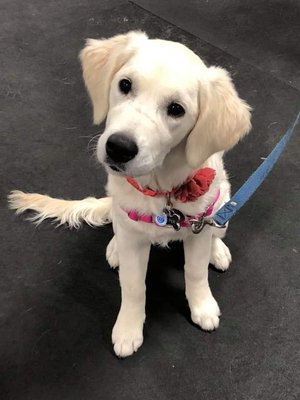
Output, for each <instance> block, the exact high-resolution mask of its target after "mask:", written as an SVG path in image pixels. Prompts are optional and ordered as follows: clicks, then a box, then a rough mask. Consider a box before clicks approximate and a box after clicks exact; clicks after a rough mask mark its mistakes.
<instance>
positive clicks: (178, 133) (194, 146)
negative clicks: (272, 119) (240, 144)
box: [81, 32, 250, 176]
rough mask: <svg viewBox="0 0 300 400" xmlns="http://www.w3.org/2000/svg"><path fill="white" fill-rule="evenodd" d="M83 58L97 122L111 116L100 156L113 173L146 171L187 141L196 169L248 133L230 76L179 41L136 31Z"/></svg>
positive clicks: (95, 45) (94, 44)
mask: <svg viewBox="0 0 300 400" xmlns="http://www.w3.org/2000/svg"><path fill="white" fill-rule="evenodd" d="M81 59H82V63H83V71H84V78H85V82H86V85H87V88H88V91H89V93H90V96H91V98H92V101H93V106H94V120H95V122H96V123H99V122H101V120H102V119H104V118H105V116H106V117H107V119H106V127H105V131H104V133H103V134H102V136H101V137H100V139H99V141H98V145H97V156H98V159H99V161H100V162H101V163H103V164H104V165H105V167H106V168H107V171H108V172H109V173H112V174H118V175H126V176H128V175H129V176H140V175H145V174H148V173H149V172H151V171H153V170H154V169H155V168H156V167H158V166H160V165H162V164H163V161H164V159H165V157H166V155H167V154H168V153H169V152H170V151H171V150H172V149H173V148H174V147H175V146H176V145H178V144H179V143H180V142H181V141H182V140H184V139H185V138H187V145H186V156H187V161H188V162H189V163H190V164H191V165H193V166H195V167H197V166H199V165H201V163H203V162H204V161H205V159H206V158H208V157H209V156H210V155H211V154H213V153H214V152H216V151H220V150H225V149H226V148H229V147H232V145H233V144H235V143H236V142H237V141H238V139H239V138H240V137H241V136H242V135H243V134H245V133H246V132H247V131H248V130H249V128H250V114H249V107H248V106H247V105H246V104H245V103H244V102H243V101H242V100H240V99H239V98H238V96H237V94H236V92H235V90H234V88H233V85H232V83H231V81H230V78H229V77H228V74H227V73H226V71H224V70H222V69H220V68H214V67H213V68H207V67H206V66H205V65H204V63H203V62H202V61H201V60H200V58H199V57H197V56H196V55H195V54H194V53H193V52H192V51H191V50H189V49H187V48H186V47H185V46H183V45H181V44H178V43H174V42H168V41H162V40H149V39H148V38H147V37H146V36H145V35H144V34H141V33H135V32H132V33H129V34H127V35H121V36H116V37H114V38H112V39H108V40H101V41H95V40H94V41H89V42H88V45H87V47H86V48H85V49H84V50H83V52H82V53H81ZM230 124H231V125H232V126H230Z"/></svg>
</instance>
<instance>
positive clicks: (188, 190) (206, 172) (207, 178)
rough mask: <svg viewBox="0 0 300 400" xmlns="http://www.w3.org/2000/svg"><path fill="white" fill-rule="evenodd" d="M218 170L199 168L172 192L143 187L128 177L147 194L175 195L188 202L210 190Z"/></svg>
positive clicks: (153, 195) (179, 199) (176, 197)
mask: <svg viewBox="0 0 300 400" xmlns="http://www.w3.org/2000/svg"><path fill="white" fill-rule="evenodd" d="M215 175H216V171H215V170H214V169H212V168H202V169H199V170H198V171H197V172H196V173H195V174H194V175H193V176H192V177H191V178H189V179H187V180H186V182H185V183H183V184H182V185H181V186H180V187H179V188H174V189H172V190H171V191H170V192H160V191H157V190H153V189H150V188H146V189H143V188H141V187H140V186H139V184H138V183H137V181H136V180H135V179H133V178H131V177H127V182H128V183H130V185H132V186H133V187H134V188H135V189H137V190H138V191H139V192H141V193H143V194H144V195H146V196H151V197H157V196H165V197H168V196H172V195H173V196H174V198H175V200H177V201H181V202H182V203H187V202H189V201H191V202H192V201H196V200H197V199H198V198H199V197H201V196H203V195H204V194H205V193H206V192H207V191H208V190H209V187H210V185H211V183H212V181H213V180H214V178H215Z"/></svg>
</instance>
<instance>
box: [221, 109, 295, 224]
mask: <svg viewBox="0 0 300 400" xmlns="http://www.w3.org/2000/svg"><path fill="white" fill-rule="evenodd" d="M299 120H300V112H299V113H298V115H297V117H296V119H295V121H294V123H293V124H292V125H291V126H290V127H289V129H288V130H287V131H286V133H285V134H284V136H283V137H282V138H281V139H280V141H279V142H278V143H277V145H276V146H275V147H274V149H273V150H272V151H271V153H270V154H269V155H268V157H267V158H266V159H265V160H264V161H263V162H262V163H261V165H260V166H259V167H258V168H257V169H256V170H255V171H254V172H253V174H252V175H251V176H250V177H249V178H248V179H247V180H246V182H245V183H244V184H243V186H242V187H241V188H240V189H239V190H238V191H237V192H236V193H235V194H234V195H233V196H232V198H231V199H230V200H229V201H228V202H227V203H225V204H224V206H223V207H222V208H220V210H219V211H218V212H217V213H216V214H215V215H214V218H213V222H214V225H215V226H218V227H223V226H224V225H225V224H226V223H227V222H228V221H229V220H230V219H231V218H232V217H233V216H234V215H235V213H236V212H237V211H239V210H240V209H241V208H242V207H243V205H244V204H245V203H246V201H248V200H249V199H250V197H251V196H252V195H253V193H254V192H255V191H256V189H257V188H258V187H259V186H260V185H261V184H262V183H263V181H264V180H265V178H266V177H267V176H268V174H269V172H270V171H271V170H272V168H273V167H274V165H275V164H276V162H277V160H278V158H279V157H280V155H281V153H282V152H283V150H284V148H285V146H286V145H287V143H288V141H289V140H290V138H291V136H292V134H293V133H294V130H295V128H296V126H297V124H298V123H299Z"/></svg>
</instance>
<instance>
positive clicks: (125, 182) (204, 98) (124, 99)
mask: <svg viewBox="0 0 300 400" xmlns="http://www.w3.org/2000/svg"><path fill="white" fill-rule="evenodd" d="M80 58H81V62H82V67H83V76H84V80H85V83H86V86H87V90H88V92H89V95H90V97H91V100H92V103H93V109H94V122H95V123H96V124H99V123H100V122H101V121H103V120H104V119H105V118H106V127H105V130H104V133H103V134H102V136H101V137H100V139H99V141H98V146H97V157H98V159H99V161H100V162H101V163H102V164H103V165H104V166H105V168H106V170H107V172H108V184H107V191H108V194H109V197H106V198H103V199H95V198H87V199H84V200H81V201H65V200H60V199H53V198H51V197H48V196H43V195H39V194H25V193H22V192H19V191H15V192H12V193H11V195H10V196H9V197H10V207H11V208H13V209H16V210H17V213H21V212H23V211H25V210H27V209H32V210H35V211H36V212H37V214H36V216H35V217H34V218H35V220H36V221H37V222H41V221H42V220H44V219H45V218H55V219H56V220H58V221H59V222H60V223H61V224H63V223H68V224H69V225H70V226H75V227H78V226H79V225H80V223H81V222H82V221H86V222H87V223H88V224H91V225H96V226H99V225H103V224H104V223H107V222H110V221H112V223H113V228H114V233H115V236H114V237H113V238H112V240H111V242H110V243H109V245H108V248H107V260H108V262H109V264H110V265H111V266H112V267H116V266H119V276H120V284H121V293H122V303H121V308H120V312H119V315H118V318H117V321H116V323H115V326H114V328H113V332H112V341H113V344H114V350H115V353H116V354H117V355H118V356H121V357H126V356H129V355H131V354H132V353H133V352H134V351H136V350H137V349H138V348H139V347H140V346H141V344H142V342H143V324H144V321H145V276H146V270H147V263H148V257H149V251H150V246H151V243H158V244H162V245H166V244H167V243H168V242H170V241H173V240H182V241H183V245H184V252H185V266H184V269H185V284H186V297H187V300H188V303H189V306H190V310H191V318H192V320H193V321H194V323H195V324H198V325H199V326H200V327H201V328H203V329H205V330H213V329H215V328H217V327H218V325H219V316H220V310H219V307H218V304H217V302H216V300H215V299H214V297H213V295H212V293H211V291H210V288H209V284H208V264H209V262H211V263H212V264H214V265H215V267H216V268H218V269H221V270H226V269H227V268H228V266H229V263H230V261H231V255H230V252H229V249H228V248H227V246H226V245H225V244H224V243H223V242H222V240H221V237H223V236H224V234H225V233H224V232H225V230H226V229H217V228H215V227H211V226H209V225H206V226H205V227H204V229H203V230H202V231H201V233H199V234H196V233H193V231H195V229H193V230H192V227H193V224H194V223H195V220H196V225H195V226H196V228H197V221H202V220H203V218H204V219H205V218H207V217H208V216H213V214H214V213H215V212H216V211H217V210H218V209H219V208H220V207H221V206H222V204H223V203H224V202H225V201H227V200H228V199H229V196H230V185H229V182H228V180H227V176H226V172H225V170H224V167H223V162H222V155H223V151H224V150H227V149H229V148H231V147H233V146H234V145H235V144H236V143H237V142H238V141H239V139H240V138H242V137H243V136H244V135H245V134H246V133H247V132H248V131H249V130H250V127H251V124H250V107H249V106H248V105H247V104H246V103H245V102H244V101H243V100H241V99H240V98H239V97H238V94H237V93H236V91H235V89H234V86H233V84H232V82H231V79H230V77H229V75H228V73H227V72H226V71H225V70H224V69H221V68H218V67H209V68H208V67H207V66H206V65H205V64H204V63H203V62H202V61H201V59H200V58H199V57H198V56H197V55H196V54H195V53H193V52H192V51H191V50H189V49H188V48H186V47H185V46H183V45H181V44H179V43H175V42H170V41H164V40H149V39H148V37H147V36H146V35H145V34H144V33H141V32H129V33H128V34H125V35H119V36H115V37H113V38H110V39H103V40H92V39H90V40H88V41H87V45H86V47H85V48H84V49H83V51H82V52H81V54H80ZM204 168H206V169H204ZM207 168H209V169H207ZM199 169H200V175H201V174H202V173H203V171H204V172H205V171H206V173H207V171H208V172H209V173H210V174H212V177H211V178H210V179H208V178H207V180H206V178H205V177H204V178H203V179H204V180H203V179H202V178H201V179H202V181H201V182H202V183H201V182H200V194H201V195H200V196H199V191H198V188H199V185H198V186H197V185H196V186H197V187H196V189H195V186H193V185H194V182H192V181H193V177H194V175H195V173H196V172H197V171H199ZM204 175H205V173H204ZM127 177H131V178H132V177H133V178H134V180H133V179H127ZM201 179H200V180H201ZM191 182H192V183H191ZM203 182H204V183H203ZM198 183H199V182H198ZM201 185H202V186H201ZM203 185H204V186H205V187H204V186H203ZM178 190H179V192H180V193H181V194H182V193H183V192H184V191H185V192H184V193H185V194H184V195H182V196H178V195H177V194H176V193H177V191H178ZM149 194H151V195H149ZM191 195H192V196H193V195H196V197H195V198H190V196H191ZM174 210H175V211H174ZM174 214H175V220H174ZM172 218H173V219H172ZM176 218H177V219H176ZM178 221H179V222H178ZM183 221H184V222H183ZM193 221H194V222H193ZM164 224H167V225H165V226H159V225H164ZM179 228H180V229H179ZM196 231H197V229H196Z"/></svg>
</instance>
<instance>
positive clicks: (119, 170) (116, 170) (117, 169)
mask: <svg viewBox="0 0 300 400" xmlns="http://www.w3.org/2000/svg"><path fill="white" fill-rule="evenodd" d="M109 168H111V169H112V170H113V171H115V172H123V171H124V168H121V167H119V166H117V165H109Z"/></svg>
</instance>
